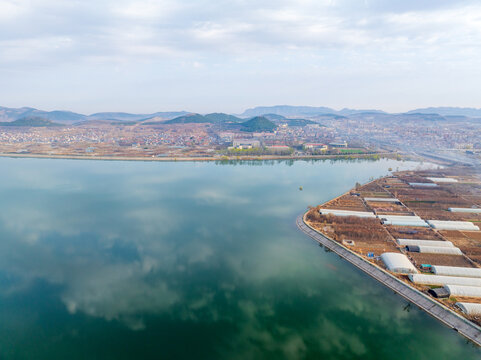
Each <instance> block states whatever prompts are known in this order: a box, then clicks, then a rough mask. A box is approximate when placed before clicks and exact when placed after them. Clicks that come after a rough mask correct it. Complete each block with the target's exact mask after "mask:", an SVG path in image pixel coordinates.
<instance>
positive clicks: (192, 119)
mask: <svg viewBox="0 0 481 360" xmlns="http://www.w3.org/2000/svg"><path fill="white" fill-rule="evenodd" d="M208 122H210V121H209V120H208V119H206V118H205V117H204V116H202V115H200V114H188V115H183V116H179V117H176V118H174V119H172V120H167V121H164V124H194V123H195V124H200V123H208ZM144 124H145V125H148V124H149V123H144Z"/></svg>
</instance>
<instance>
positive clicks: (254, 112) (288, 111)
mask: <svg viewBox="0 0 481 360" xmlns="http://www.w3.org/2000/svg"><path fill="white" fill-rule="evenodd" d="M362 112H378V113H384V112H383V111H381V110H355V109H342V110H340V111H337V110H334V109H331V108H328V107H324V106H320V107H315V106H291V105H276V106H259V107H255V108H252V109H247V110H246V111H244V113H242V115H241V116H242V117H251V116H265V117H267V118H269V117H268V116H271V115H272V114H274V115H281V116H286V117H295V116H307V117H314V116H319V115H324V114H335V115H342V116H349V115H352V114H358V113H362Z"/></svg>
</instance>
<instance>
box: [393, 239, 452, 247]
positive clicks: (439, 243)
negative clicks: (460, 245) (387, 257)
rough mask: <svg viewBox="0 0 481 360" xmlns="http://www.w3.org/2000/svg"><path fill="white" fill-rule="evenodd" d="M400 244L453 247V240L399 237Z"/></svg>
mask: <svg viewBox="0 0 481 360" xmlns="http://www.w3.org/2000/svg"><path fill="white" fill-rule="evenodd" d="M396 242H397V243H398V245H401V246H406V245H417V246H437V247H453V246H454V245H453V243H452V242H451V241H438V240H421V239H397V240H396Z"/></svg>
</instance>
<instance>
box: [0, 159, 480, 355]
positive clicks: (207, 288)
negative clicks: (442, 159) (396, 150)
mask: <svg viewBox="0 0 481 360" xmlns="http://www.w3.org/2000/svg"><path fill="white" fill-rule="evenodd" d="M414 166H415V164H413V163H408V162H397V161H393V160H381V161H376V162H373V161H352V162H346V161H337V162H332V161H325V162H321V161H318V162H304V161H298V162H277V161H272V162H264V163H261V162H244V163H233V164H215V163H199V162H197V163H195V162H190V163H189V162H183V163H174V162H171V163H158V162H108V161H76V160H53V159H52V160H48V159H8V158H2V159H0V174H1V176H0V359H141V358H147V359H154V358H155V359H161V358H162V359H201V358H203V359H302V358H313V359H353V358H355V359H358V358H359V359H387V358H389V359H410V360H413V359H428V358H436V359H438V358H439V359H454V358H458V359H463V360H464V359H475V358H477V359H478V358H479V356H480V352H479V350H478V349H477V348H476V347H475V346H473V345H472V344H471V343H469V342H467V341H466V340H465V339H464V338H463V337H461V336H460V335H458V334H457V333H455V332H454V331H453V330H450V329H448V328H446V327H445V326H443V325H442V324H440V323H439V322H438V321H436V320H434V319H432V318H431V317H430V316H428V315H427V314H425V313H424V312H422V311H421V310H419V309H417V308H416V307H415V306H414V305H409V304H408V303H407V302H406V301H405V300H403V299H402V298H400V297H399V296H397V295H395V294H393V292H392V291H389V290H388V289H387V288H385V287H384V286H382V285H381V284H379V283H378V282H376V281H375V280H373V279H371V278H370V277H368V276H367V275H364V274H363V273H361V272H360V271H358V270H357V269H356V268H354V267H353V266H351V265H350V264H348V263H347V262H346V261H344V260H342V259H340V258H339V257H338V256H336V255H334V254H333V253H327V252H325V251H324V250H323V249H322V248H320V247H319V246H318V245H316V243H315V242H313V241H312V240H311V239H310V238H308V237H306V236H305V235H304V234H303V233H301V232H300V231H299V230H297V228H296V227H295V218H296V216H297V215H298V214H299V213H301V212H303V211H305V210H306V207H307V206H308V205H316V204H318V203H321V202H324V201H326V200H328V199H330V198H332V197H335V196H337V195H339V194H341V193H343V192H345V191H347V190H348V189H350V188H351V187H353V186H354V184H355V183H356V182H366V181H368V180H369V178H370V177H378V176H381V175H385V174H387V173H388V168H389V167H392V168H393V169H396V168H398V167H399V168H400V169H402V168H407V167H411V168H413V167H414ZM300 186H302V187H303V190H302V191H300V189H299V187H300Z"/></svg>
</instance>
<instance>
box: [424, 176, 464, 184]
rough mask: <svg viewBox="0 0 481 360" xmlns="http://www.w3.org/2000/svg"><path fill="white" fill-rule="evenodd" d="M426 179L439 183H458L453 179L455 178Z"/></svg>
mask: <svg viewBox="0 0 481 360" xmlns="http://www.w3.org/2000/svg"><path fill="white" fill-rule="evenodd" d="M426 179H429V180H431V181H433V182H437V183H457V182H458V180H457V179H453V178H440V177H427V178H426Z"/></svg>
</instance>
